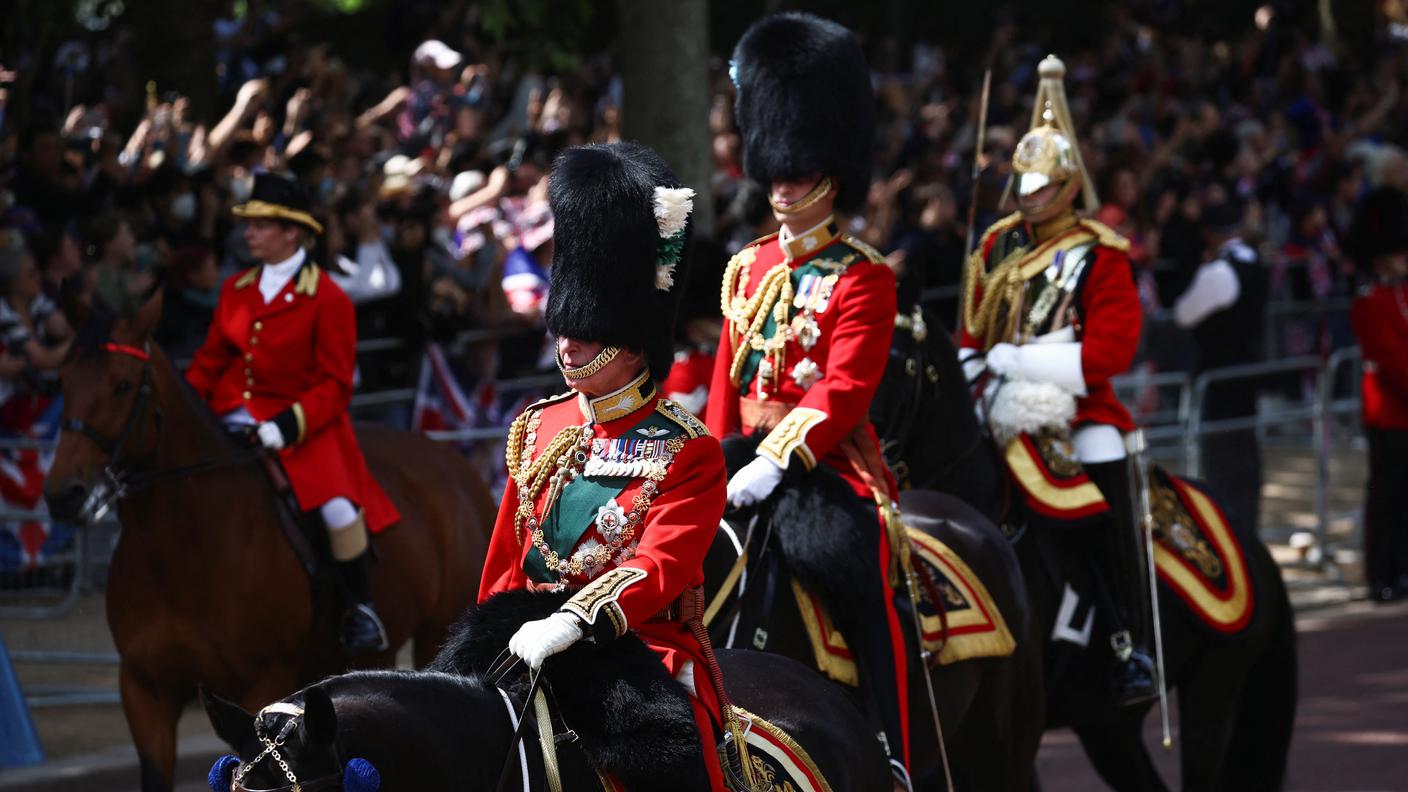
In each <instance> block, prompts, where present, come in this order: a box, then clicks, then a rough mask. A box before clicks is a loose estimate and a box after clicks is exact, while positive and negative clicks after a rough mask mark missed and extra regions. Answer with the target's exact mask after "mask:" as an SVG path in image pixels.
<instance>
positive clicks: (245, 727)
mask: <svg viewBox="0 0 1408 792" xmlns="http://www.w3.org/2000/svg"><path fill="white" fill-rule="evenodd" d="M200 703H201V705H202V706H204V707H205V714H206V717H208V718H210V725H211V726H214V727H215V734H216V735H217V736H219V737H220V739H222V740H224V741H225V742H226V743H227V744H228V745H229V746H230V747H231V748H233V749H235V750H236V751H242V750H244V749H245V748H246V747H248V746H249V744H250V743H252V742H254V716H253V715H251V714H249V713H248V712H245V711H244V710H243V709H242V708H241V707H240V705H238V704H235V703H234V702H231V701H226V700H225V699H222V698H220V697H219V696H217V695H215V694H214V693H211V692H209V691H207V690H206V689H205V688H201V690H200Z"/></svg>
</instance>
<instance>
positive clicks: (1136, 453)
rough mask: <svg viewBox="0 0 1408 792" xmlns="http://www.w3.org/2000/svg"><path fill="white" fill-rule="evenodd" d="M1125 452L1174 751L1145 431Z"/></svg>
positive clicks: (1168, 739)
mask: <svg viewBox="0 0 1408 792" xmlns="http://www.w3.org/2000/svg"><path fill="white" fill-rule="evenodd" d="M1125 450H1127V451H1128V452H1129V455H1130V457H1131V458H1132V459H1133V460H1134V472H1135V476H1136V479H1135V484H1134V486H1135V489H1137V490H1138V492H1139V514H1137V515H1135V516H1136V517H1137V518H1138V519H1139V523H1140V524H1141V525H1142V526H1143V528H1144V555H1145V557H1146V558H1147V559H1148V563H1149V570H1148V571H1149V603H1150V607H1151V608H1152V609H1153V612H1154V613H1153V615H1154V675H1155V677H1156V678H1157V680H1158V684H1159V717H1160V718H1161V719H1162V721H1163V730H1164V739H1163V746H1164V750H1165V751H1172V750H1173V735H1172V732H1170V731H1169V726H1168V683H1167V682H1165V681H1164V630H1163V621H1162V618H1161V617H1160V614H1159V579H1158V573H1157V570H1156V569H1155V565H1154V510H1153V508H1152V506H1151V505H1150V503H1149V443H1148V441H1147V440H1145V438H1144V430H1143V429H1135V430H1134V431H1133V432H1130V433H1129V434H1128V435H1125Z"/></svg>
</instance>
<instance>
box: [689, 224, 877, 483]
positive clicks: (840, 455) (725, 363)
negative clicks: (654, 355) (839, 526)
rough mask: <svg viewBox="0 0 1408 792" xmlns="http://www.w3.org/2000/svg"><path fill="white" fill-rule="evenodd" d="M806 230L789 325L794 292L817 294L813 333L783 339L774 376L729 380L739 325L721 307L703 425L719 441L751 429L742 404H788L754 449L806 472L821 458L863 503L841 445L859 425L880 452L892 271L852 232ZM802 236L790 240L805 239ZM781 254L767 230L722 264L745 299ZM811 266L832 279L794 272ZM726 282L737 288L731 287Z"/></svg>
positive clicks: (794, 264) (795, 263)
mask: <svg viewBox="0 0 1408 792" xmlns="http://www.w3.org/2000/svg"><path fill="white" fill-rule="evenodd" d="M814 234H816V235H819V239H818V241H816V242H815V243H813V244H814V247H813V248H812V251H811V252H809V253H806V254H803V255H798V256H795V257H794V258H793V259H792V260H790V261H787V266H788V268H789V269H790V270H791V272H792V276H793V277H792V280H793V288H794V292H795V293H796V297H795V298H794V302H793V305H792V306H789V316H790V317H791V319H792V320H793V323H794V326H796V325H797V322H796V320H797V319H798V318H799V317H798V314H799V313H801V312H800V311H799V310H798V309H797V307H796V305H797V301H799V300H800V301H805V300H806V299H807V296H806V295H804V294H803V293H802V292H804V291H805V292H807V293H808V294H810V293H816V295H817V296H816V300H817V302H816V303H815V312H814V319H815V322H816V333H815V337H814V339H812V338H805V337H799V336H797V334H795V333H794V335H793V337H792V338H791V339H790V340H788V341H787V343H786V346H785V350H784V357H783V360H784V362H783V366H782V371H781V372H780V373H779V375H778V376H776V377H775V379H771V380H769V379H768V378H766V377H763V378H760V377H758V376H757V375H756V374H755V375H753V376H751V377H745V378H744V381H742V382H740V383H738V384H735V383H734V382H733V381H732V379H731V377H730V368H731V367H732V366H733V364H734V351H735V350H736V348H737V345H736V343H735V342H736V339H737V332H738V328H736V327H735V324H734V322H733V321H731V320H730V319H729V313H730V312H729V311H728V310H725V318H724V330H723V336H722V338H721V339H720V340H719V353H718V356H717V358H716V359H715V361H714V374H713V378H712V381H711V383H710V386H709V395H710V399H709V404H708V407H707V408H706V410H705V413H704V422H705V423H706V424H708V426H709V430H710V431H711V432H713V433H714V434H715V435H718V436H720V437H723V436H726V435H729V434H737V433H739V432H752V431H753V428H754V426H753V425H748V424H749V422H747V421H745V420H744V417H743V412H744V410H745V409H746V408H747V407H748V405H745V402H746V401H754V402H757V401H762V402H771V403H774V404H778V403H780V404H784V405H789V406H791V407H792V410H791V412H790V413H789V419H788V420H785V421H783V422H782V423H780V424H778V426H777V428H776V429H774V430H773V431H772V432H771V433H769V435H768V438H767V439H766V440H765V441H764V443H763V446H762V447H761V449H760V451H762V452H763V453H765V454H766V455H768V456H769V457H770V458H772V459H773V461H775V462H778V463H780V464H782V465H783V466H786V464H787V463H788V461H789V460H790V457H791V455H792V454H796V455H797V456H798V457H799V458H800V459H801V460H802V462H803V463H804V464H805V465H806V466H807V467H808V468H810V467H811V466H812V465H814V464H815V463H816V462H817V460H820V461H822V462H825V463H826V464H828V465H830V466H832V467H834V468H835V469H836V470H837V471H838V472H840V473H841V475H842V476H844V477H845V478H846V480H847V481H848V482H849V483H850V484H851V486H852V487H853V488H854V489H855V490H856V493H857V494H859V495H861V496H862V497H865V498H866V499H867V500H868V499H869V498H870V497H871V494H870V490H869V488H868V487H867V485H866V484H865V483H864V482H863V481H861V480H860V478H859V477H858V475H857V472H856V471H855V470H854V468H853V465H852V464H851V462H850V460H849V459H848V458H847V456H846V455H845V453H844V452H843V451H842V449H841V441H842V440H844V439H846V438H847V436H848V435H851V433H852V432H853V431H859V432H861V433H863V434H864V435H865V438H866V439H865V441H864V442H866V443H869V444H870V445H871V447H872V448H874V449H875V451H876V453H877V454H878V453H879V448H880V442H879V440H878V439H877V438H876V435H875V429H874V427H872V426H871V425H870V420H869V411H870V402H871V400H872V399H873V398H874V396H875V391H876V389H877V388H879V387H880V380H881V378H882V377H883V376H884V374H885V366H886V364H887V363H888V362H889V355H890V341H891V338H892V336H893V335H894V330H895V310H896V309H895V275H894V273H893V272H892V271H891V270H890V268H889V267H887V266H886V265H885V264H884V263H883V262H882V261H881V260H880V259H881V257H880V255H879V254H878V253H877V252H875V251H874V250H873V249H871V248H869V247H867V246H865V245H863V244H861V243H859V242H857V241H856V240H855V239H853V238H851V237H850V236H847V235H839V236H838V235H836V234H835V230H834V227H833V228H831V229H830V230H829V231H828V229H822V230H820V231H817V232H813V233H812V234H808V235H806V237H811V236H813V235H814ZM806 237H803V238H802V239H801V240H791V241H790V243H789V244H791V245H793V246H796V245H797V244H798V243H803V244H805V240H806ZM786 260H787V259H786V256H785V254H784V251H783V248H782V243H781V241H780V240H779V238H778V237H777V236H776V235H772V236H768V237H764V238H762V239H760V240H758V241H756V242H754V243H752V244H751V245H749V246H748V247H746V248H744V249H743V250H742V251H740V252H739V254H738V256H736V257H735V259H734V263H732V264H731V265H730V273H733V272H734V266H735V265H737V266H738V267H739V268H741V269H740V271H739V272H738V275H737V277H736V279H735V280H736V283H737V285H738V286H741V288H742V292H743V295H744V296H745V297H750V298H751V297H753V296H754V294H756V292H757V290H758V287H759V285H760V284H761V283H762V281H763V279H764V276H765V275H766V274H767V272H768V271H769V270H771V269H773V268H774V267H775V266H777V265H778V264H780V263H782V262H784V261H786ZM809 267H810V268H811V269H807V268H809ZM818 267H819V268H820V269H819V270H818V271H817V274H820V273H829V274H832V275H835V276H836V277H835V278H834V280H833V281H832V283H831V284H830V285H827V284H826V283H825V278H824V277H823V278H822V279H820V280H821V282H820V283H817V280H818V279H816V278H802V277H799V276H798V275H797V273H798V272H799V271H804V272H808V271H813V270H816V268H818ZM728 288H730V289H732V290H734V291H735V294H736V292H737V290H736V289H735V284H729V285H728ZM818 290H819V292H818ZM765 310H766V308H765ZM803 340H809V341H812V344H811V346H810V347H808V346H807V345H805V344H803V343H802V341H803ZM760 386H761V389H760ZM886 478H887V481H886V482H883V485H884V486H886V487H888V489H889V491H890V496H891V497H892V498H893V497H896V493H897V491H898V489H897V487H896V485H895V482H894V477H893V475H889V474H888V471H886Z"/></svg>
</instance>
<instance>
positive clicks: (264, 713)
mask: <svg viewBox="0 0 1408 792" xmlns="http://www.w3.org/2000/svg"><path fill="white" fill-rule="evenodd" d="M201 699H202V703H203V704H204V705H205V711H206V714H207V715H209V716H210V722H211V724H212V725H213V726H214V727H215V733H216V734H217V735H219V737H220V739H222V740H224V741H225V742H226V743H228V744H229V745H230V746H231V747H233V748H235V749H236V750H238V751H239V755H238V756H237V757H236V756H226V757H222V758H221V759H220V760H219V761H217V762H216V763H215V766H214V767H212V768H211V772H210V779H209V780H210V785H211V788H212V789H213V790H218V792H224V790H227V789H231V788H234V789H238V790H244V791H246V792H258V791H259V790H288V789H293V788H295V787H296V788H298V789H301V790H305V791H306V792H316V791H317V790H331V789H340V790H344V791H345V792H375V790H376V789H377V788H378V786H379V785H380V777H379V775H378V774H377V772H376V770H375V769H374V768H373V767H372V766H371V764H370V763H369V762H367V761H366V760H364V759H352V760H351V761H346V762H344V761H343V758H342V755H341V753H342V752H341V750H340V742H339V740H338V724H337V711H336V709H335V708H334V707H333V702H332V698H331V696H330V695H329V694H328V692H327V691H325V690H324V689H323V688H321V687H319V686H313V687H309V688H307V689H305V690H304V691H303V692H301V693H299V694H297V695H294V696H291V697H289V698H287V699H284V700H282V701H277V702H275V703H273V704H270V705H269V706H267V707H265V708H264V709H262V710H260V711H259V712H258V713H256V714H250V713H248V712H246V711H245V710H244V709H242V708H241V707H240V706H239V705H237V704H234V703H231V702H229V701H225V700H224V699H222V698H220V697H219V696H215V695H212V694H209V693H205V692H204V691H202V695H201ZM232 782H233V784H232Z"/></svg>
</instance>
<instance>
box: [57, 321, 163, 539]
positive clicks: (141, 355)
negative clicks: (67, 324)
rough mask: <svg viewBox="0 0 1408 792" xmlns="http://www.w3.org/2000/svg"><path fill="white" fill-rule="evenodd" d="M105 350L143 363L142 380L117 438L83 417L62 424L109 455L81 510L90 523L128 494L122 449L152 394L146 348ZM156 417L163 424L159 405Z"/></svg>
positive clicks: (106, 346) (113, 345)
mask: <svg viewBox="0 0 1408 792" xmlns="http://www.w3.org/2000/svg"><path fill="white" fill-rule="evenodd" d="M103 350H104V351H106V352H110V353H113V354H118V355H126V356H127V357H130V358H135V359H137V360H140V361H141V362H142V379H141V381H140V382H139V383H138V385H137V396H136V398H135V399H134V400H133V402H132V409H131V410H129V411H128V412H127V418H126V420H124V421H123V422H122V428H121V429H120V430H118V433H117V437H115V438H113V437H108V436H107V435H106V434H104V433H103V432H101V431H99V430H98V429H95V428H94V427H93V425H92V424H90V423H88V422H87V421H84V420H83V419H82V418H65V419H64V421H63V423H62V424H61V426H62V427H63V429H64V431H67V432H77V433H78V434H81V435H83V436H84V437H86V438H88V439H89V440H91V441H93V444H94V445H96V446H97V447H98V448H99V449H101V450H102V452H103V453H104V454H106V455H107V457H108V463H107V464H106V465H104V466H103V479H102V481H100V482H99V483H98V484H97V486H95V487H93V488H92V490H91V491H89V493H88V497H87V498H86V499H84V501H83V507H82V508H81V509H80V510H79V514H80V516H81V517H82V518H83V519H84V521H86V522H97V521H99V520H101V519H102V518H103V516H104V515H106V514H107V513H108V511H109V510H110V509H111V508H112V505H113V504H114V503H116V502H117V501H119V500H121V499H122V498H123V497H124V496H126V495H127V488H128V484H129V483H130V482H129V481H128V480H127V476H126V473H127V471H126V470H125V469H124V466H123V462H124V459H123V457H122V452H123V451H124V450H126V447H127V441H128V439H129V438H130V437H131V436H132V431H133V430H134V429H136V428H137V425H138V423H139V422H140V421H141V419H142V414H143V413H145V412H146V407H147V402H148V401H151V397H152V362H151V354H150V353H148V352H147V351H146V350H145V349H138V348H137V347H134V346H128V345H126V344H116V343H113V342H108V343H105V344H103ZM154 416H155V420H156V422H157V424H158V425H160V423H161V410H160V408H157V409H156V411H155V413H154Z"/></svg>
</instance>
